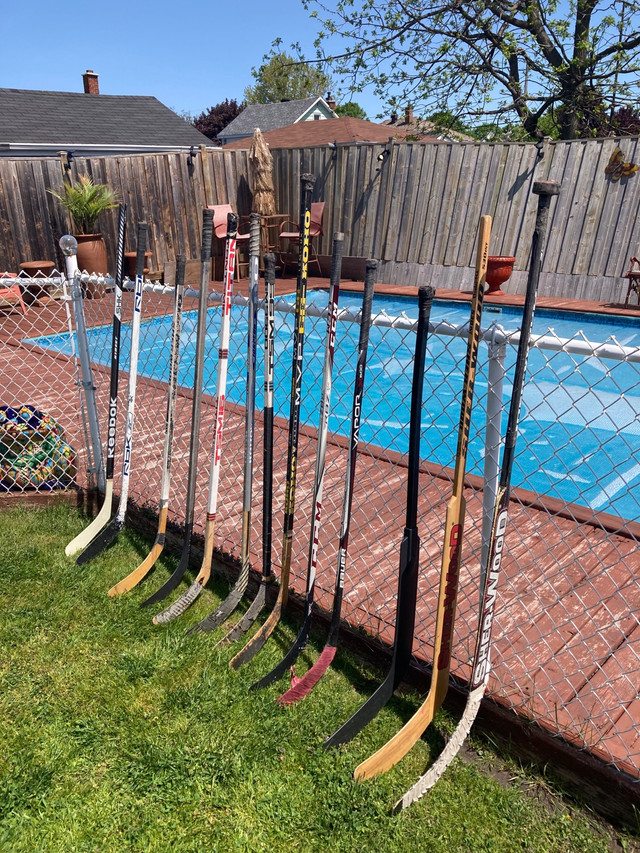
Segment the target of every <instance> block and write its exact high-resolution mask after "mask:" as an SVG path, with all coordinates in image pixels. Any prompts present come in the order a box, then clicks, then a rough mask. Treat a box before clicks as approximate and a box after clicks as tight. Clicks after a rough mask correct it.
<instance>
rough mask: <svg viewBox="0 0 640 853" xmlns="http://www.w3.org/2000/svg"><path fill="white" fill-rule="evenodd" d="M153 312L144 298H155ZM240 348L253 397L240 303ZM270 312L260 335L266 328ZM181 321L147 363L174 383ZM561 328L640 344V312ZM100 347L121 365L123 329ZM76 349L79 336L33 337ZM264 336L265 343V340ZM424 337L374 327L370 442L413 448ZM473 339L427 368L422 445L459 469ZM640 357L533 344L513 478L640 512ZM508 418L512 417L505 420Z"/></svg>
mask: <svg viewBox="0 0 640 853" xmlns="http://www.w3.org/2000/svg"><path fill="white" fill-rule="evenodd" d="M327 299H328V297H327V293H326V292H314V293H310V294H309V303H310V304H316V305H319V306H325V305H326V304H327ZM360 304H361V297H360V296H358V295H355V294H347V293H342V294H341V295H340V307H341V308H344V307H346V308H351V309H353V310H355V311H357V310H358V309H359V307H360ZM491 308H492V306H487V307H486V308H485V312H484V315H483V322H482V326H483V328H487V327H489V326H490V325H491V323H493V322H496V323H499V324H500V326H502V327H503V328H504V329H505V330H507V331H510V330H517V329H519V327H520V322H521V312H520V311H518V310H516V309H509V308H503V309H501V310H500V311H499V312H496V311H493V310H491ZM383 310H384V311H386V312H387V313H388V314H389V315H391V316H398V315H400V314H401V313H402V312H405V313H406V314H407V315H408V316H409V317H415V316H417V306H416V303H415V302H414V301H412V300H407V299H401V298H392V297H376V300H375V302H374V313H375V312H377V311H383ZM143 313H144V306H143ZM231 313H232V323H231V330H232V335H231V346H230V353H229V381H228V387H227V396H228V399H230V400H231V401H233V402H237V403H241V404H242V403H244V394H245V384H246V383H245V376H246V335H247V312H246V309H243V308H240V307H238V306H233V307H232V312H231ZM219 316H220V314H219V309H217V308H215V307H213V308H211V309H209V323H208V332H207V367H206V368H205V392H206V393H209V394H215V388H216V362H217V347H218V327H219ZM261 316H262V314H261V312H260V314H259V334H260V335H261V334H262V324H261ZM468 318H469V306H468V304H457V303H453V302H441V301H438V302H436V303H434V307H433V310H432V315H431V320H432V322H438V321H439V320H447V321H448V322H449V323H451V324H453V325H455V326H457V325H462V324H464V323H465V322H466V321H467V320H468ZM196 322H197V316H196V313H195V312H186V313H185V315H184V318H183V332H182V350H181V369H180V376H179V381H180V383H181V384H182V385H185V386H187V387H189V386H191V384H192V382H193V365H192V361H193V354H194V352H195V334H196ZM170 327H171V318H170V317H163V318H155V319H152V320H148V321H143V324H142V330H141V348H140V361H139V370H140V372H141V373H142V374H143V375H145V376H151V377H154V378H157V379H161V380H165V381H166V379H167V377H168V358H169V345H170ZM325 329H326V321H325V320H324V319H321V318H315V317H311V316H307V324H306V334H305V363H304V376H303V405H302V412H301V417H302V420H303V422H305V423H309V424H311V425H313V426H316V425H317V420H318V412H317V409H318V399H319V395H320V383H321V375H322V365H323V359H324V352H323V349H324V338H325ZM549 329H553V331H554V333H555V334H556V335H557V336H558V337H561V338H572V337H574V336H576V334H577V333H578V331H579V330H582V332H583V333H584V336H585V337H586V338H587V339H588V340H590V341H592V342H604V341H606V340H607V339H609V338H610V337H615V339H616V341H617V342H618V343H620V344H622V345H624V346H638V345H640V328H639V327H638V323H637V321H635V320H633V319H627V318H611V319H610V320H609V318H606V319H605V320H604V322H603V318H602V317H601V316H598V315H589V314H580V315H577V316H576V315H571V314H569V313H565V314H563V313H559V312H552V311H541V310H538V312H537V313H536V317H535V320H534V334H546V333H547V332H548V330H549ZM88 334H89V346H90V349H91V354H92V359H93V360H94V361H97V362H100V363H102V364H109V360H110V347H111V327H110V326H108V327H107V326H105V327H101V328H94V329H90V330H89V332H88ZM292 334H293V315H292V314H281V313H276V388H275V404H274V405H275V410H276V412H277V414H280V415H282V416H284V417H287V416H288V413H289V394H290V388H291V339H292ZM358 334H359V327H358V326H357V324H353V323H339V325H338V334H337V340H336V357H335V364H334V373H333V377H334V385H333V395H332V413H331V418H330V424H329V427H330V429H331V430H333V431H335V432H339V433H342V434H345V435H347V434H348V432H349V424H350V415H351V403H352V395H353V390H352V388H353V385H352V383H353V372H354V368H355V355H356V348H357V341H358ZM123 338H124V340H123V342H122V352H121V366H122V368H123V369H124V370H126V369H127V365H128V355H129V340H128V336H127V335H126V334H123ZM33 342H34V343H38V344H40V345H41V346H47V347H51V348H55V349H56V350H60V351H62V352H67V353H70V351H71V349H70V344H69V340H68V335H56V336H49V337H46V338H38V339H34V340H33ZM260 343H261V340H260V341H259V344H260ZM413 346H414V335H413V333H411V332H407V331H402V330H395V329H388V328H384V327H379V326H373V327H372V329H371V335H370V346H369V358H368V364H367V377H366V394H365V400H364V403H363V418H364V423H363V427H362V429H361V438H362V440H363V441H367V442H371V443H373V444H375V445H378V446H381V447H384V448H388V449H391V450H397V451H401V452H406V450H407V447H408V427H407V423H408V418H409V398H410V387H411V377H412V360H413ZM465 354H466V340H464V339H460V338H450V337H440V336H436V335H431V336H430V338H429V341H428V353H427V364H426V373H425V388H424V400H425V403H424V407H423V439H422V446H421V453H422V456H423V457H424V458H425V459H429V460H431V461H434V462H438V463H440V464H442V465H443V466H452V465H453V464H454V459H455V451H456V441H457V435H456V429H457V423H458V420H459V415H460V392H461V388H462V370H463V367H464V360H465ZM261 355H262V354H261V345H259V348H258V374H257V375H258V388H257V392H258V393H257V400H256V405H257V406H258V407H259V408H260V407H261V406H262V388H261V377H262V359H261ZM514 362H515V347H512V346H509V347H507V368H508V370H507V377H506V379H505V384H504V400H505V404H506V405H507V407H508V401H509V399H510V394H511V385H510V383H511V380H512V376H513V365H514ZM487 374H488V361H487V347H486V345H484V344H482V345H481V347H480V354H479V365H478V373H477V376H476V383H475V401H476V405H475V408H474V416H473V418H472V430H471V442H470V446H469V457H468V462H467V471H468V472H469V473H474V474H479V475H481V474H482V472H483V454H484V427H485V406H486V395H487V388H488V381H487ZM639 379H640V365H637V364H623V363H618V362H613V361H603V360H601V359H598V358H594V357H582V356H576V355H569V354H566V353H552V352H548V351H539V350H536V349H533V350H532V351H531V353H530V357H529V370H528V373H527V384H526V388H525V393H524V397H523V409H522V416H521V423H520V438H519V443H518V453H517V456H516V461H515V464H514V471H513V478H512V484H513V485H514V486H522V487H524V488H527V489H530V490H532V491H535V492H538V493H539V494H543V495H550V496H553V497H558V498H561V499H564V500H566V501H568V502H575V503H579V504H582V505H584V506H591V507H592V508H593V509H594V510H598V511H603V512H610V513H613V514H615V515H620V516H622V517H625V518H629V519H633V520H636V519H638V518H640V502H639V501H638V498H637V497H636V492H637V489H638V486H640V464H639V462H638V461H637V460H638V456H639V453H638V450H639V449H640V440H639V439H640V384H639ZM504 423H506V414H505V417H504V419H503V427H504Z"/></svg>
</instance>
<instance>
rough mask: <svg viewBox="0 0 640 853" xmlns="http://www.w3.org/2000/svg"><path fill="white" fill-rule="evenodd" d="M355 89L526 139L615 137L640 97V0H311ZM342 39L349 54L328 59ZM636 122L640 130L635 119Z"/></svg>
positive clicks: (340, 69) (334, 62)
mask: <svg viewBox="0 0 640 853" xmlns="http://www.w3.org/2000/svg"><path fill="white" fill-rule="evenodd" d="M303 2H304V3H305V5H306V6H307V8H309V9H310V10H311V14H312V16H313V17H315V18H317V20H318V21H319V22H320V25H321V30H320V32H319V35H318V39H317V42H316V44H317V49H318V56H319V57H321V58H322V59H323V60H324V61H327V62H329V64H330V67H331V68H332V70H334V72H335V73H336V74H337V75H339V76H340V78H341V79H343V80H344V79H347V80H348V81H349V84H350V89H351V90H352V91H362V90H363V89H364V88H365V87H373V90H374V92H375V94H376V95H378V96H379V97H381V98H383V99H385V100H386V102H387V103H388V104H389V105H390V106H391V107H392V108H398V107H402V106H403V105H404V104H406V103H408V102H409V103H413V104H414V106H415V108H416V114H418V113H419V112H422V114H423V115H428V114H429V113H433V112H449V113H451V114H452V115H455V116H458V117H459V118H461V119H462V120H463V122H464V123H465V124H466V125H471V126H473V125H478V124H480V123H483V124H485V125H486V123H487V122H492V121H495V123H496V125H502V126H504V125H508V126H515V125H519V126H520V127H521V128H523V130H524V133H525V136H526V137H529V138H535V137H539V136H542V135H545V133H546V128H545V122H546V124H547V125H549V124H551V125H553V126H554V127H556V128H557V132H558V136H559V137H560V138H562V139H574V138H578V137H581V136H592V135H596V134H597V135H607V134H616V133H618V132H620V128H621V127H623V126H627V125H629V122H626V121H616V120H615V115H616V113H617V111H618V110H620V109H621V108H624V107H625V106H627V105H629V104H633V105H635V104H637V103H638V100H639V99H640V28H639V27H638V21H639V20H640V0H566V2H563V3H560V2H559V0H468V2H464V3H462V2H460V0H439V2H437V0H388V2H386V3H385V4H382V5H381V4H380V3H378V0H333V3H332V4H331V5H326V0H303ZM338 37H342V39H343V40H344V43H345V50H344V51H341V52H334V53H333V54H332V55H330V56H327V54H326V51H325V44H326V40H327V39H331V44H332V46H333V45H334V44H335V42H336V38H338ZM630 126H634V125H633V123H632V122H631V124H630Z"/></svg>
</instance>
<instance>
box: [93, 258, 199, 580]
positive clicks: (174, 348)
mask: <svg viewBox="0 0 640 853" xmlns="http://www.w3.org/2000/svg"><path fill="white" fill-rule="evenodd" d="M186 264H187V258H186V255H178V257H177V258H176V282H175V295H174V307H173V323H172V327H171V355H170V358H169V383H168V389H167V411H166V415H165V433H164V446H163V449H162V478H161V482H160V502H159V505H158V531H157V533H156V538H155V541H154V543H153V546H152V547H151V550H150V551H149V553H148V555H147V556H146V557H145V559H144V560H143V561H142V562H141V563H140V565H139V566H138V567H137V568H136V569H134V570H133V571H132V572H131V573H130V574H129V575H127V577H126V578H124V579H123V580H121V581H119V582H118V583H117V584H115V586H112V587H111V589H110V590H109V595H111V596H113V595H121V594H122V593H123V592H128V591H129V590H130V589H133V587H134V586H137V585H138V584H139V583H140V581H141V580H142V579H143V578H145V577H146V576H147V574H148V573H149V572H150V571H151V569H152V568H153V567H154V565H155V563H156V560H157V559H158V557H159V556H160V554H162V551H163V550H164V541H165V534H166V532H167V516H168V514H169V487H170V483H171V452H172V447H173V430H174V426H175V412H176V398H177V394H178V367H179V365H180V335H181V333H182V296H183V292H184V272H185V267H186Z"/></svg>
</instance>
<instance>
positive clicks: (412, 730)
mask: <svg viewBox="0 0 640 853" xmlns="http://www.w3.org/2000/svg"><path fill="white" fill-rule="evenodd" d="M464 510H465V500H464V497H462V496H461V497H460V498H457V497H452V498H451V499H450V501H449V504H448V506H447V522H446V525H445V545H447V544H449V545H450V550H449V553H448V557H447V558H446V562H445V565H446V566H447V568H448V569H449V568H450V567H451V566H452V563H453V561H454V560H455V559H457V556H454V550H457V549H458V548H459V544H458V543H459V540H460V539H461V537H462V532H461V531H459V533H458V534H456V535H455V536H454V535H453V531H454V529H455V528H456V527H459V526H460V525H459V524H458V523H457V520H458V519H459V518H462V517H464ZM455 574H456V576H455V579H454V580H455V584H454V583H453V581H452V579H451V578H450V577H449V575H450V571H447V572H444V573H443V574H442V578H441V583H440V592H439V595H438V611H437V616H436V625H437V626H438V627H440V628H441V630H440V631H438V627H436V635H437V639H436V649H435V654H434V659H435V661H436V665H435V666H434V670H433V675H432V676H431V685H430V687H429V693H428V695H427V698H426V699H425V701H424V702H423V704H422V705H421V706H420V707H419V708H418V710H417V711H416V713H415V714H414V715H413V717H411V719H410V720H409V721H408V722H407V723H405V725H404V726H403V727H402V728H401V729H400V731H399V732H396V734H395V735H394V736H393V737H392V738H391V739H390V740H388V741H387V742H386V743H385V744H384V746H381V747H380V749H379V750H378V751H377V752H375V753H374V754H373V755H371V756H370V757H369V758H367V759H366V760H365V761H363V762H362V763H361V764H359V765H358V766H357V767H356V769H355V772H354V774H353V776H354V778H355V779H358V780H362V779H371V778H372V777H373V776H377V775H378V774H379V773H384V772H385V771H386V770H389V768H390V767H393V765H394V764H397V763H398V761H400V759H401V758H403V757H404V756H405V755H406V754H407V752H409V750H410V749H411V747H412V746H413V745H414V743H416V741H417V740H418V739H419V738H420V737H421V735H422V733H423V732H424V730H425V729H426V728H427V726H428V725H430V723H431V722H432V721H433V717H434V715H435V713H436V711H437V710H438V708H440V706H441V705H442V702H443V700H444V697H445V695H446V693H447V687H448V685H449V657H448V656H446V657H447V660H446V663H445V664H444V665H443V666H441V667H438V665H437V661H438V658H439V654H440V650H441V639H442V636H443V634H444V633H445V630H448V626H446V628H445V625H444V623H445V614H446V612H447V609H448V608H451V607H455V598H454V600H453V601H452V600H451V598H452V596H455V590H454V589H453V587H454V586H455V587H457V572H456V573H455Z"/></svg>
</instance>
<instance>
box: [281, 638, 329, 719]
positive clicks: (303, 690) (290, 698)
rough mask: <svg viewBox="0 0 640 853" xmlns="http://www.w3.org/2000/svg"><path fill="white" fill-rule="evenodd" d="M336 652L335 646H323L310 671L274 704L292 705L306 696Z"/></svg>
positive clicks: (327, 667)
mask: <svg viewBox="0 0 640 853" xmlns="http://www.w3.org/2000/svg"><path fill="white" fill-rule="evenodd" d="M337 650H338V647H337V646H325V647H324V649H323V650H322V653H321V654H320V657H319V658H318V660H317V661H316V662H315V663H314V665H313V666H312V667H311V669H308V670H307V671H306V672H305V674H304V675H303V676H302V678H298V679H297V680H296V682H295V684H294V683H292V684H291V687H290V688H289V689H288V690H287V692H286V693H283V694H282V696H278V698H277V699H276V702H278V704H279V705H293V703H294V702H298V701H299V700H300V699H303V698H304V697H305V696H308V695H309V693H311V691H312V690H313V688H314V687H315V686H316V684H317V683H318V682H319V681H320V679H321V678H322V676H323V675H324V674H325V672H326V671H327V670H328V669H329V667H330V666H331V663H332V661H333V659H334V657H335V656H336V652H337Z"/></svg>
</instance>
